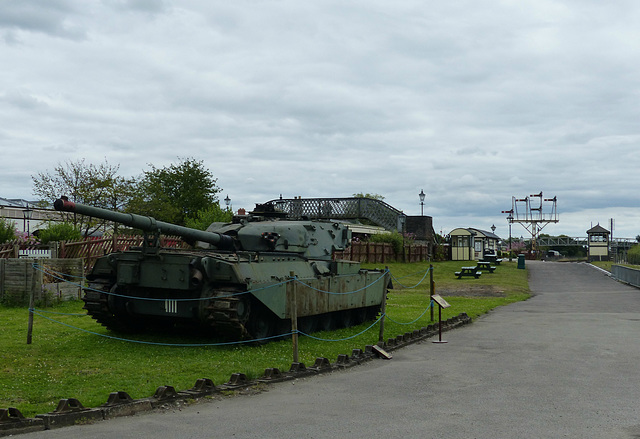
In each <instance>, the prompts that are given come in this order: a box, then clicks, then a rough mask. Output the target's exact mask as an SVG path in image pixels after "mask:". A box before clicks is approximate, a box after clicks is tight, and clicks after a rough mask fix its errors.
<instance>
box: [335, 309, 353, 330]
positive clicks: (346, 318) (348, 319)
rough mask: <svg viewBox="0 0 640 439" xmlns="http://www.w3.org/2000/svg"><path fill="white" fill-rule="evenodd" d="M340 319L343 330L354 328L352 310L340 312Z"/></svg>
mask: <svg viewBox="0 0 640 439" xmlns="http://www.w3.org/2000/svg"><path fill="white" fill-rule="evenodd" d="M338 318H339V319H340V323H339V326H340V327H341V328H350V327H351V326H353V314H352V312H351V310H350V309H345V310H343V311H339V312H338Z"/></svg>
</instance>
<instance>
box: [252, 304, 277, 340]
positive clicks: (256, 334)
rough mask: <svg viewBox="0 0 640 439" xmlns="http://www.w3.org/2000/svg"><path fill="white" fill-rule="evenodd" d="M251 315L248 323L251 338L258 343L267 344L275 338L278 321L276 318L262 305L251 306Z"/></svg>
mask: <svg viewBox="0 0 640 439" xmlns="http://www.w3.org/2000/svg"><path fill="white" fill-rule="evenodd" d="M251 309H252V312H251V315H250V316H249V320H248V321H247V323H246V325H245V326H246V328H247V331H249V337H250V338H252V339H253V340H255V341H256V342H257V343H267V342H269V341H271V340H270V337H273V336H274V335H276V334H275V331H276V328H277V326H278V325H277V323H278V320H279V319H277V318H276V316H275V315H274V314H273V313H272V312H271V311H270V310H269V309H267V307H266V306H264V305H262V304H261V303H258V302H254V303H252V304H251Z"/></svg>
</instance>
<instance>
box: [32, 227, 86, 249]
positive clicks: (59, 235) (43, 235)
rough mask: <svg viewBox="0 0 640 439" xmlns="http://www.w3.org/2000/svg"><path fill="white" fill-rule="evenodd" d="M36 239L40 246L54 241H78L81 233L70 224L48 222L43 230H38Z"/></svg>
mask: <svg viewBox="0 0 640 439" xmlns="http://www.w3.org/2000/svg"><path fill="white" fill-rule="evenodd" d="M38 239H39V240H40V242H41V243H42V244H48V243H49V242H54V241H79V240H80V239H82V233H81V232H80V231H79V230H78V229H77V228H76V227H75V226H74V225H73V224H71V223H56V224H54V223H52V222H49V223H48V224H47V227H46V228H45V229H40V230H38Z"/></svg>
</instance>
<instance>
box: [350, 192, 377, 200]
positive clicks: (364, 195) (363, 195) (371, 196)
mask: <svg viewBox="0 0 640 439" xmlns="http://www.w3.org/2000/svg"><path fill="white" fill-rule="evenodd" d="M353 196H354V197H355V198H371V199H373V200H378V201H382V200H384V197H383V196H382V195H378V194H369V193H366V194H363V193H362V192H360V193H358V194H353Z"/></svg>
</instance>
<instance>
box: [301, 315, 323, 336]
mask: <svg viewBox="0 0 640 439" xmlns="http://www.w3.org/2000/svg"><path fill="white" fill-rule="evenodd" d="M317 330H318V319H317V317H316V316H306V317H300V318H299V319H298V331H300V332H303V333H305V334H311V333H312V332H316V331H317Z"/></svg>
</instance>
